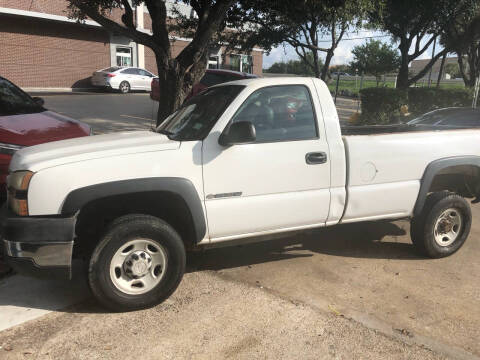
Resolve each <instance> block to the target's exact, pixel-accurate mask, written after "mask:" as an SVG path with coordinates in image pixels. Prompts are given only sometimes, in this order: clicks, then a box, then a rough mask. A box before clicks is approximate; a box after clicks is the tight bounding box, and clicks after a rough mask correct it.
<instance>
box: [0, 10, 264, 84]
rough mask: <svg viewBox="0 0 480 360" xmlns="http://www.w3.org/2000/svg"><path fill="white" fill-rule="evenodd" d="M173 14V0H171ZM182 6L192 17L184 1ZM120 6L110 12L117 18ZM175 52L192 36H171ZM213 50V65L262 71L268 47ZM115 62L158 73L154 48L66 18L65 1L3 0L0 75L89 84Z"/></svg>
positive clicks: (144, 24) (145, 20)
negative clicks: (245, 51) (247, 51)
mask: <svg viewBox="0 0 480 360" xmlns="http://www.w3.org/2000/svg"><path fill="white" fill-rule="evenodd" d="M167 5H168V8H169V10H170V14H173V13H172V11H171V8H172V7H173V6H175V5H173V1H171V0H167ZM176 6H177V11H181V12H183V13H184V14H186V15H187V16H192V15H193V13H192V12H191V9H190V8H189V7H187V6H182V5H181V4H179V5H176ZM120 16H121V12H120V10H117V9H116V10H114V11H112V13H111V17H112V18H113V19H115V20H117V21H119V18H120ZM135 16H136V23H137V27H138V28H139V29H140V30H143V31H146V32H150V31H151V19H150V15H149V14H148V11H147V9H146V7H144V6H139V7H137V8H136V9H135ZM171 41H172V53H173V56H176V55H177V54H178V53H179V52H180V51H181V50H182V49H183V48H184V47H185V46H187V44H188V43H189V39H183V38H176V37H173V36H172V37H171ZM224 50H225V49H224V48H223V47H221V46H218V47H214V48H212V49H210V54H209V55H210V56H209V63H208V67H209V68H227V69H231V70H237V71H244V72H249V73H254V74H257V75H261V73H262V62H263V51H262V50H261V49H254V50H253V52H252V53H251V54H241V53H239V54H225V53H224ZM114 65H122V66H138V67H144V68H146V69H147V70H150V71H151V72H153V73H155V74H156V73H157V67H156V62H155V57H154V54H153V52H152V51H151V50H150V49H149V48H145V47H144V46H143V45H140V44H136V43H134V42H133V41H131V40H130V39H128V38H126V37H124V36H120V35H119V34H114V33H109V32H107V31H106V30H104V29H103V28H101V27H100V26H99V25H98V24H97V23H96V22H94V21H92V20H87V21H85V23H84V24H78V23H76V22H75V21H74V20H71V19H68V17H67V2H66V1H65V0H42V1H39V0H0V76H3V77H6V78H7V79H9V80H11V81H13V82H14V83H16V84H18V85H19V86H21V87H24V88H62V89H63V88H86V87H90V82H89V78H90V76H91V74H92V73H93V72H94V71H96V70H99V69H102V68H107V67H110V66H114Z"/></svg>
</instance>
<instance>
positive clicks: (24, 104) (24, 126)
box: [0, 76, 91, 201]
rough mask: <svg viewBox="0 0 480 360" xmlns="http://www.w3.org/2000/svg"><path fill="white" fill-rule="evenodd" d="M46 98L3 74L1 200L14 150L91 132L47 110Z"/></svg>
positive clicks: (0, 83)
mask: <svg viewBox="0 0 480 360" xmlns="http://www.w3.org/2000/svg"><path fill="white" fill-rule="evenodd" d="M43 104H44V101H43V99H41V98H38V97H34V98H32V97H31V96H30V95H28V94H27V93H25V92H24V91H23V90H21V89H20V88H19V87H18V86H16V85H14V84H13V83H12V82H10V81H8V80H7V79H5V78H2V77H1V76H0V201H3V200H5V196H6V189H5V183H6V177H7V175H8V166H9V164H10V160H11V159H12V156H13V154H14V153H15V151H17V150H19V149H21V148H23V147H26V146H32V145H37V144H42V143H46V142H50V141H56V140H63V139H70V138H75V137H81V136H88V135H90V133H91V131H90V126H88V125H87V124H84V123H82V122H79V121H76V120H73V119H70V118H68V117H66V116H63V115H60V114H57V113H55V112H52V111H48V110H47V109H45V108H44V107H43Z"/></svg>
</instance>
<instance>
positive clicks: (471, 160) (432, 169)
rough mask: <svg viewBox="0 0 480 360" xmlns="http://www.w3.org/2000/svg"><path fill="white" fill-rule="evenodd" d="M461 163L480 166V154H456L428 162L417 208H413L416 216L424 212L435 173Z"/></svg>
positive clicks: (416, 203)
mask: <svg viewBox="0 0 480 360" xmlns="http://www.w3.org/2000/svg"><path fill="white" fill-rule="evenodd" d="M461 165H471V166H477V167H478V168H480V156H475V155H471V156H454V157H448V158H443V159H438V160H435V161H432V162H431V163H430V164H428V166H427V168H426V169H425V172H424V173H423V176H422V179H421V184H420V191H419V192H418V198H417V201H416V202H415V208H414V210H413V215H414V216H418V215H420V213H421V212H422V210H423V207H424V205H425V200H426V198H427V194H428V191H429V190H430V187H431V185H432V182H433V179H434V178H435V175H437V174H438V173H439V172H440V171H441V170H443V169H446V168H448V167H452V166H461Z"/></svg>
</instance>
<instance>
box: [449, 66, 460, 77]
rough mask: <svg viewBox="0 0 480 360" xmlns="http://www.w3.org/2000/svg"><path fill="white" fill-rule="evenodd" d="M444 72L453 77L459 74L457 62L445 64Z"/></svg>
mask: <svg viewBox="0 0 480 360" xmlns="http://www.w3.org/2000/svg"><path fill="white" fill-rule="evenodd" d="M445 73H446V74H449V75H450V76H451V77H452V79H455V78H457V77H459V76H460V66H458V64H447V65H445Z"/></svg>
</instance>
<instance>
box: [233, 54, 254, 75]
mask: <svg viewBox="0 0 480 360" xmlns="http://www.w3.org/2000/svg"><path fill="white" fill-rule="evenodd" d="M230 69H231V70H234V71H240V72H245V73H249V74H251V73H252V72H253V59H252V56H251V55H230Z"/></svg>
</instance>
